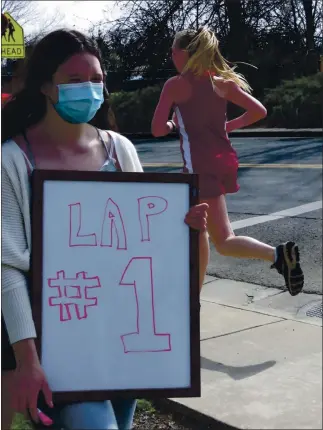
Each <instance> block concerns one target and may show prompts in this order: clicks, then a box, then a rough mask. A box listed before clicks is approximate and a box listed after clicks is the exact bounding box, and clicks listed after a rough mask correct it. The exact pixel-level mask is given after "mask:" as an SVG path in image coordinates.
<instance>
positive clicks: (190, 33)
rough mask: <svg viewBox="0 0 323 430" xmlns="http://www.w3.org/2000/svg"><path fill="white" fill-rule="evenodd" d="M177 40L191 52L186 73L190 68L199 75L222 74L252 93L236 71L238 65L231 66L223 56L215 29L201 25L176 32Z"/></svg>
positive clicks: (245, 81)
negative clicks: (196, 28)
mask: <svg viewBox="0 0 323 430" xmlns="http://www.w3.org/2000/svg"><path fill="white" fill-rule="evenodd" d="M175 41H176V43H177V44H178V46H179V48H180V49H185V50H186V51H187V52H188V53H189V60H188V62H187V63H186V65H185V68H184V70H183V72H184V73H185V72H187V71H188V70H190V71H192V72H193V73H194V74H196V75H198V76H202V75H204V74H205V73H208V74H209V75H210V77H212V76H213V75H215V76H220V77H222V78H224V79H230V80H232V81H234V82H235V83H236V84H237V85H238V86H239V87H241V88H242V89H243V90H245V91H246V92H248V93H251V91H252V90H251V87H250V85H249V84H248V82H247V80H246V79H245V77H244V76H243V75H241V74H240V73H237V72H235V68H236V66H234V67H230V66H229V64H228V62H227V61H226V59H225V58H224V57H223V56H222V54H221V52H220V49H219V41H218V39H217V37H216V35H215V34H214V33H213V31H211V30H209V29H207V28H206V27H201V28H200V29H199V30H198V31H197V32H196V31H194V30H184V31H181V32H179V33H177V34H176V36H175ZM212 81H213V79H212Z"/></svg>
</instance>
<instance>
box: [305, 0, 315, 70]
mask: <svg viewBox="0 0 323 430" xmlns="http://www.w3.org/2000/svg"><path fill="white" fill-rule="evenodd" d="M302 3H303V8H304V12H305V22H306V46H307V58H306V73H307V74H309V75H311V74H313V73H316V72H317V71H318V67H319V57H318V54H317V52H316V51H315V41H314V14H313V1H312V0H302Z"/></svg>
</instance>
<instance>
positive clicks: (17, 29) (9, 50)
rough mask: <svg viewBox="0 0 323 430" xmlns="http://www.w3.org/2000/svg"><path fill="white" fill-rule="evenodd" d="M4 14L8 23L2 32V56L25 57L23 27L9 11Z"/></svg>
mask: <svg viewBox="0 0 323 430" xmlns="http://www.w3.org/2000/svg"><path fill="white" fill-rule="evenodd" d="M4 16H5V17H6V18H7V20H8V23H7V27H6V30H5V31H4V32H3V34H1V58H25V41H24V30H23V28H22V27H21V26H20V25H19V24H18V22H17V21H15V20H14V19H13V18H12V16H11V15H10V14H9V13H8V12H5V13H4ZM1 33H2V32H1Z"/></svg>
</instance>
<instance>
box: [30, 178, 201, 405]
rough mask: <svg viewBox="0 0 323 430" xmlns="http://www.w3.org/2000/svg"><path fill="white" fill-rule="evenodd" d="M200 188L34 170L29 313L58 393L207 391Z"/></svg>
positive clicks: (75, 396)
mask: <svg viewBox="0 0 323 430" xmlns="http://www.w3.org/2000/svg"><path fill="white" fill-rule="evenodd" d="M196 185H197V184H196V177H195V175H183V174H142V173H139V174H136V173H132V174H125V173H106V172H71V171H64V172H62V171H60V172H58V171H35V172H34V174H33V214H32V216H33V255H32V280H33V282H32V285H33V291H32V303H33V313H34V318H35V323H36V327H37V331H38V334H39V345H38V347H39V352H40V357H41V363H42V366H43V368H44V371H45V373H46V375H47V378H48V382H49V385H50V387H51V389H52V390H53V392H54V393H55V395H56V398H57V399H64V400H67V399H69V400H83V399H92V400H93V399H98V400H99V399H108V398H111V397H112V396H114V395H117V396H120V395H129V396H130V395H131V396H134V397H135V396H138V397H143V396H145V397H147V396H161V397H175V396H176V397H180V396H199V395H200V358H199V357H200V355H199V352H200V350H199V292H198V233H197V232H194V231H193V230H191V229H190V228H189V227H188V226H187V225H186V224H185V223H184V217H185V214H186V213H187V212H188V210H189V208H190V206H192V205H193V204H196V203H197V195H196V194H197V193H196V190H197V187H196Z"/></svg>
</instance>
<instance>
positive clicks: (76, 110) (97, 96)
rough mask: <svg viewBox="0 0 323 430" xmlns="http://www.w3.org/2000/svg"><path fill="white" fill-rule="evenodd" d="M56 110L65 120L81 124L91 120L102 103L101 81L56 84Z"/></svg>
mask: <svg viewBox="0 0 323 430" xmlns="http://www.w3.org/2000/svg"><path fill="white" fill-rule="evenodd" d="M57 88H58V102H57V103H56V104H54V108H55V109H56V112H57V113H58V114H59V116H60V117H61V118H63V119H64V120H65V121H67V122H70V123H72V124H83V123H87V122H89V121H91V119H92V118H93V117H94V116H95V114H96V113H97V111H98V110H99V109H100V106H101V105H102V103H103V100H104V99H103V83H92V82H82V83H79V84H62V85H57Z"/></svg>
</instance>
